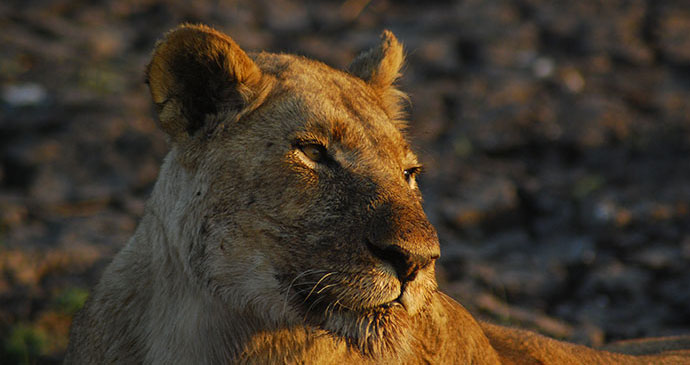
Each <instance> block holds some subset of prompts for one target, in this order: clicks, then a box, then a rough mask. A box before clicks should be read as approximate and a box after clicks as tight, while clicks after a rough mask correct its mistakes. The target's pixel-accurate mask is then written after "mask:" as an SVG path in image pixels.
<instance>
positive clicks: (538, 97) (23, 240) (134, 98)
mask: <svg viewBox="0 0 690 365" xmlns="http://www.w3.org/2000/svg"><path fill="white" fill-rule="evenodd" d="M185 21H187V22H203V23H207V24H211V25H213V26H215V27H217V28H219V29H222V30H224V31H225V32H227V33H228V34H230V35H231V36H232V37H233V38H234V39H235V40H236V41H237V42H238V43H239V44H240V45H241V46H242V47H243V48H244V49H246V50H271V51H279V52H293V53H299V54H303V55H306V56H309V57H314V58H317V59H320V60H323V61H324V62H326V63H328V64H330V65H333V66H335V67H338V68H343V67H345V66H346V65H347V64H348V62H349V61H350V60H351V59H352V58H353V57H354V56H355V55H356V53H357V52H358V51H360V50H363V49H365V48H367V47H369V46H371V45H373V44H374V43H375V42H376V40H377V37H378V34H379V33H380V32H381V30H382V29H385V28H388V29H391V30H392V31H393V32H394V33H395V34H396V35H397V36H398V38H399V39H400V40H401V41H402V42H404V44H405V46H406V49H407V55H408V64H407V67H406V68H405V74H404V77H403V79H402V81H401V85H402V88H403V89H404V90H406V91H407V92H409V94H410V97H411V101H412V104H411V106H410V108H409V111H410V113H409V114H410V120H411V129H410V136H411V138H412V139H413V141H414V144H415V146H416V149H417V151H418V152H419V155H420V158H421V159H422V161H423V162H424V164H425V172H424V174H423V176H422V177H421V181H420V184H421V187H422V190H423V193H424V195H425V200H426V201H425V208H426V210H427V213H428V215H429V217H430V219H431V220H432V222H433V223H434V224H435V225H436V227H437V228H438V231H439V234H440V238H441V244H442V258H441V261H440V264H439V267H438V271H439V281H440V283H441V286H442V287H443V289H444V290H446V291H447V292H449V293H450V294H451V295H452V296H453V297H455V298H456V299H457V300H459V301H460V302H462V303H463V304H464V305H465V306H467V307H468V309H470V310H471V311H472V312H473V313H474V314H476V315H478V316H480V317H482V318H488V319H491V320H494V321H497V322H500V323H507V324H515V325H519V326H523V327H528V328H534V329H537V330H539V331H541V332H543V333H546V334H548V335H551V336H555V337H557V338H562V339H567V340H570V341H575V342H578V343H584V344H589V345H595V346H596V345H600V344H602V343H604V342H608V341H611V340H616V339H622V338H631V337H638V336H659V335H672V334H681V333H686V334H687V333H690V304H689V303H690V162H689V157H690V7H689V6H687V3H686V2H684V1H682V0H678V1H659V0H646V1H643V0H639V1H636V0H628V1H626V0H614V1H593V0H586V1H561V0H559V1H552V0H515V1H496V0H494V1H487V0H465V1H449V0H445V1H444V0H436V1H424V2H421V1H420V2H417V1H383V0H380V1H379V0H373V1H368V0H347V1H318V2H317V1H306V2H293V1H287V0H278V1H268V0H255V1H251V0H247V1H181V0H177V1H170V2H163V1H159V0H144V1H127V0H122V1H114V0H101V1H95V2H91V1H77V0H72V1H67V0H62V1H61V0H32V1H20V0H10V1H4V2H1V3H0V29H1V30H2V31H1V32H0V49H2V51H1V52H0V363H34V362H39V363H55V362H59V361H60V359H61V356H62V353H63V351H64V349H65V346H66V341H67V331H68V328H69V323H70V318H71V315H72V314H73V313H74V311H76V310H77V309H78V308H79V306H80V305H81V304H82V303H83V301H84V298H85V297H86V295H87V294H88V290H89V288H90V287H91V286H92V285H93V284H94V283H96V282H97V280H98V278H99V275H100V273H101V272H102V269H103V267H104V265H105V264H107V262H108V261H109V259H110V258H111V257H112V255H113V254H114V253H115V252H117V250H118V249H119V248H121V247H122V246H123V245H124V243H125V242H126V240H127V238H128V236H129V235H130V234H131V233H132V231H133V230H134V228H135V227H136V224H137V221H138V218H139V217H140V216H141V214H142V211H143V205H144V202H145V200H146V198H147V196H148V194H149V192H150V190H151V187H152V185H153V183H154V181H155V179H156V174H157V171H158V165H159V164H160V162H161V160H162V158H163V156H164V155H165V153H166V149H167V145H166V141H165V139H164V137H163V134H162V132H160V131H159V130H158V129H157V128H156V125H155V122H154V119H153V112H152V107H151V106H150V98H149V95H148V91H147V89H146V87H145V85H144V83H143V68H144V65H145V64H146V62H147V59H148V57H149V54H150V51H151V49H152V47H153V45H154V43H155V41H156V39H158V38H159V36H160V35H161V34H162V33H163V32H165V31H166V30H168V29H170V28H172V27H174V26H175V25H177V24H179V23H181V22H185Z"/></svg>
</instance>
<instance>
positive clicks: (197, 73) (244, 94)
mask: <svg viewBox="0 0 690 365" xmlns="http://www.w3.org/2000/svg"><path fill="white" fill-rule="evenodd" d="M146 82H147V83H148V85H149V88H150V90H151V96H152V97H153V102H154V104H155V105H156V107H157V110H158V117H159V120H160V126H161V129H163V130H164V131H165V132H166V133H168V134H169V135H170V136H172V137H173V140H179V139H181V138H183V137H185V136H190V135H192V134H194V132H196V131H197V130H199V129H200V128H201V127H202V126H204V123H205V121H206V120H207V117H208V116H212V115H215V114H217V113H219V112H237V113H240V112H241V111H242V110H243V109H244V108H245V107H246V106H247V105H248V104H249V103H251V101H252V99H253V98H254V97H256V94H257V93H258V91H259V89H260V87H261V86H260V84H261V71H260V70H259V67H258V66H257V65H256V64H255V63H254V61H252V60H251V59H250V58H249V57H248V56H247V54H246V53H245V52H244V51H242V49H240V47H239V46H238V45H237V43H235V42H234V41H233V40H232V39H230V37H228V36H227V35H225V34H223V33H221V32H218V31H216V30H214V29H212V28H209V27H206V26H203V25H182V26H180V27H178V28H176V29H174V30H172V31H170V32H169V33H168V34H166V36H165V37H164V39H163V40H161V41H159V42H158V44H157V45H156V48H155V50H154V51H153V56H152V58H151V62H150V63H149V65H148V66H147V68H146Z"/></svg>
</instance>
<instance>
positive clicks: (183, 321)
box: [66, 25, 688, 364]
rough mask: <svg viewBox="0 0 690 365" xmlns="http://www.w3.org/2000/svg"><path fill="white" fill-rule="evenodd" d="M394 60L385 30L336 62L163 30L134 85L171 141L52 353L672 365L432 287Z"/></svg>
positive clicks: (189, 359) (430, 246) (151, 358)
mask: <svg viewBox="0 0 690 365" xmlns="http://www.w3.org/2000/svg"><path fill="white" fill-rule="evenodd" d="M402 63H403V51H402V47H401V45H400V44H399V43H398V41H397V40H396V39H395V37H394V36H393V34H391V33H390V32H387V31H386V32H384V33H383V34H382V36H381V42H380V44H379V45H378V46H376V47H374V48H372V49H371V50H369V51H367V52H365V53H363V54H362V55H360V56H359V57H358V58H356V59H355V61H354V62H353V63H352V65H351V66H350V68H349V72H342V71H337V70H334V69H332V68H329V67H328V66H326V65H324V64H322V63H319V62H316V61H312V60H309V59H306V58H302V57H297V56H293V55H281V54H271V53H259V54H251V55H248V54H246V53H245V52H244V51H242V50H241V49H240V48H239V46H237V44H236V43H235V42H234V41H233V40H232V39H230V38H229V37H228V36H226V35H225V34H222V33H220V32H218V31H215V30H213V29H211V28H208V27H205V26H195V25H183V26H181V27H179V28H177V29H175V30H173V31H171V32H170V33H168V34H167V35H166V37H165V38H164V39H163V40H162V41H161V42H159V43H158V44H157V46H156V49H155V51H154V53H153V56H152V60H151V62H150V64H149V66H148V68H147V82H148V84H149V87H150V90H151V95H152V98H153V102H154V104H155V105H156V108H157V110H158V114H159V121H160V127H161V129H162V130H163V131H165V132H166V133H167V134H168V136H169V138H170V141H171V146H172V148H171V151H170V153H169V154H168V156H167V157H166V158H165V161H164V163H163V165H162V167H161V170H160V176H159V178H158V181H157V183H156V185H155V187H154V190H153V192H152V195H151V198H150V200H149V202H148V203H147V205H146V210H145V214H144V217H143V218H142V220H141V223H140V224H139V226H138V228H137V230H136V232H135V233H134V235H133V237H132V238H131V239H130V241H129V242H128V243H127V245H126V246H125V248H123V249H122V251H121V252H120V253H119V254H118V255H117V256H116V257H115V259H114V260H113V262H112V263H111V264H110V266H109V267H108V268H107V269H106V271H105V273H104V275H103V278H102V280H101V281H100V283H99V284H98V285H97V287H96V288H95V289H94V291H93V294H92V295H91V297H90V299H89V300H88V302H87V303H86V305H85V307H84V308H83V309H82V310H81V311H80V312H79V313H78V315H77V316H76V317H75V319H74V324H73V326H72V331H71V337H70V346H69V350H68V353H67V357H66V363H79V364H103V363H127V364H129V363H142V362H143V363H155V364H171V363H180V364H220V363H227V362H236V363H314V364H328V363H333V364H336V363H337V364H342V363H343V361H348V360H349V361H351V363H377V364H380V363H394V364H398V363H437V364H452V363H458V364H463V363H467V364H469V363H473V364H497V363H499V362H502V363H507V364H532V363H534V364H537V363H553V364H571V363H572V364H579V363H583V364H595V363H600V364H610V363H650V362H653V363H656V364H661V363H681V362H683V361H686V363H687V360H688V358H687V357H685V358H683V357H682V355H683V354H685V355H688V354H687V352H682V351H681V350H678V348H679V347H678V346H676V347H666V349H669V350H674V351H676V352H675V353H671V354H668V355H663V356H660V357H655V358H649V357H631V356H627V355H621V354H614V353H611V352H605V351H597V350H592V349H589V348H586V347H583V346H577V345H571V344H567V343H563V342H558V341H555V340H551V339H548V338H546V337H543V336H539V335H537V334H535V333H532V332H528V331H522V330H515V329H509V328H506V327H500V326H495V325H491V324H487V323H480V322H478V321H476V320H475V319H474V318H473V317H472V316H471V315H470V314H469V313H468V312H467V311H466V310H465V309H464V308H463V307H462V306H461V305H460V304H458V303H456V302H455V301H453V300H452V299H450V298H449V297H447V296H446V295H445V294H443V293H441V292H439V291H438V290H437V287H436V281H435V274H434V262H435V259H436V258H438V255H439V245H438V240H437V236H436V232H435V230H434V228H433V227H432V226H431V224H430V223H429V222H428V220H427V218H426V216H425V215H424V212H423V210H422V206H421V196H420V193H419V190H418V189H417V186H416V183H415V180H414V174H415V173H416V172H417V170H418V169H419V166H418V162H417V160H416V157H415V155H414V154H413V153H412V152H411V150H410V148H409V146H408V144H407V142H406V141H405V139H404V137H403V134H402V132H401V129H402V128H403V127H404V123H403V122H402V121H401V113H400V109H401V108H400V102H401V100H402V99H403V98H404V95H403V94H402V93H401V92H400V91H398V90H397V89H396V88H395V87H394V82H395V80H396V78H397V77H398V73H399V70H400V67H401V65H402ZM655 348H657V349H664V347H663V346H656V347H655ZM619 350H621V349H619ZM621 351H622V352H626V351H624V350H621ZM652 352H654V351H653V350H649V351H647V350H646V351H645V352H644V353H645V354H649V353H652ZM683 359H685V360H683Z"/></svg>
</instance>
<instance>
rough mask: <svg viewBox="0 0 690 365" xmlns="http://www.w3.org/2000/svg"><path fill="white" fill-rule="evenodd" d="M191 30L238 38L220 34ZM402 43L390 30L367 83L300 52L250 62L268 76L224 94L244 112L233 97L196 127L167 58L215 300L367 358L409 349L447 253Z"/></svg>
mask: <svg viewBox="0 0 690 365" xmlns="http://www.w3.org/2000/svg"><path fill="white" fill-rule="evenodd" d="M183 29H185V28H183ZM186 29H187V30H189V31H194V32H201V33H202V35H203V36H204V37H205V38H204V39H206V38H211V41H215V42H227V41H229V38H223V37H224V36H223V35H219V34H218V33H215V32H213V31H211V30H209V29H208V28H197V27H189V28H186ZM178 32H180V31H179V30H178ZM211 32H212V33H211ZM174 36H175V34H174V33H173V34H171V35H168V40H167V41H166V43H167V44H170V43H172V42H173V41H174ZM197 36H198V35H197ZM207 41H208V40H207ZM230 42H231V41H230ZM166 43H163V45H162V46H159V48H158V50H157V52H159V53H163V52H164V51H160V49H161V47H165V46H166ZM232 45H234V43H233V44H231V45H230V46H228V48H232V47H231V46H232ZM169 47H173V45H171V46H169ZM235 47H236V45H235ZM395 47H397V48H395ZM399 48H400V46H399V45H398V44H397V41H395V38H394V37H393V36H392V35H390V34H389V33H386V34H385V35H384V39H383V41H382V45H381V46H380V47H379V48H378V49H374V50H372V51H370V52H369V53H368V54H365V55H363V56H362V57H360V60H359V61H357V60H356V61H355V63H354V64H353V66H352V67H351V68H352V69H353V72H354V73H355V74H357V76H359V77H357V76H353V75H351V74H348V73H345V72H340V71H335V70H333V69H330V68H328V67H327V66H325V65H323V64H320V63H317V62H314V61H309V60H305V59H303V58H298V57H294V56H285V55H272V54H260V55H257V56H256V57H254V59H253V60H250V59H249V58H246V59H244V58H242V59H241V60H240V61H241V62H252V64H253V65H254V66H255V67H256V68H252V69H251V72H253V73H257V72H258V73H260V76H256V77H257V78H258V79H257V80H255V81H253V82H254V84H253V85H249V86H246V90H243V89H241V87H242V86H245V85H247V84H249V82H244V83H243V82H242V80H238V81H235V83H234V86H233V90H239V91H237V93H236V94H232V93H231V92H228V91H227V90H226V91H220V92H219V91H218V90H213V95H214V97H215V98H220V96H217V95H222V96H224V97H225V99H221V100H227V99H232V105H230V106H228V103H225V104H223V102H222V101H221V102H220V105H217V106H215V107H213V108H212V109H213V110H214V112H215V113H213V116H212V117H206V119H205V122H204V123H202V124H201V125H199V126H198V128H197V129H196V130H190V128H189V123H188V122H186V123H187V124H185V122H184V121H183V122H179V119H180V117H177V119H176V118H175V117H170V114H168V115H167V117H166V115H165V110H166V109H172V110H175V111H177V112H178V114H180V115H182V116H184V118H186V119H191V118H192V117H190V116H193V115H196V114H199V113H198V110H191V109H193V105H194V104H193V103H194V101H193V100H195V99H193V100H192V101H189V100H180V101H176V105H175V106H174V107H173V108H170V107H168V106H167V104H169V100H171V99H172V100H173V101H174V102H175V100H176V99H175V98H174V97H172V98H171V97H170V95H173V96H174V95H176V94H179V88H183V89H184V88H185V87H178V90H177V93H173V92H169V93H168V96H167V97H166V98H158V99H160V100H161V101H159V100H156V95H157V91H156V82H155V81H154V80H155V75H154V74H155V72H154V71H155V70H152V68H155V67H157V66H156V55H155V54H154V60H153V61H152V66H150V71H149V82H150V84H151V88H152V94H153V95H154V101H156V102H157V103H158V105H159V107H160V108H161V110H163V111H162V112H161V124H162V127H163V128H164V130H165V129H166V118H167V119H168V120H173V122H167V124H168V125H170V126H171V127H169V129H170V130H173V128H176V130H174V131H172V132H171V131H168V130H166V131H168V132H169V133H170V134H171V136H172V137H173V140H174V141H175V140H176V139H177V141H178V142H176V148H178V150H179V156H181V157H180V161H181V162H180V164H181V165H182V166H184V167H183V168H185V169H188V170H189V171H191V172H192V173H193V174H196V176H197V178H196V179H194V181H197V182H203V185H204V186H205V188H204V189H203V195H204V196H203V199H201V200H200V201H202V202H203V203H197V204H198V205H201V206H203V211H204V215H203V222H201V224H200V225H199V240H198V242H196V243H195V244H193V245H192V247H191V248H190V252H191V259H190V261H193V263H192V264H191V265H192V267H193V271H194V272H195V273H196V275H197V277H198V278H199V279H200V282H201V283H202V284H203V285H206V286H207V287H208V289H209V290H211V291H213V292H214V293H215V295H218V296H220V297H222V298H224V299H225V300H227V301H228V303H230V305H233V306H236V307H242V308H244V310H246V311H247V312H251V313H252V314H253V315H254V316H256V317H258V318H265V319H269V320H270V321H272V322H273V323H274V324H276V325H296V324H303V323H305V322H306V323H307V324H309V325H311V326H313V327H314V328H316V329H321V330H325V331H327V332H329V333H332V334H334V335H336V336H338V337H341V338H343V339H345V340H347V341H348V342H349V343H351V344H353V345H356V346H359V347H360V348H361V349H362V350H363V351H365V352H367V353H377V352H379V351H384V350H385V349H387V348H391V347H396V348H397V349H398V350H400V347H404V346H405V345H406V340H405V336H404V334H405V331H406V329H407V328H408V325H409V322H410V320H409V318H410V316H414V315H415V314H417V313H418V312H419V311H420V310H421V309H422V307H423V306H424V305H425V304H426V303H427V301H428V299H429V297H430V294H431V293H432V292H433V291H434V290H435V289H436V282H435V278H434V261H435V259H436V258H438V255H439V246H438V240H437V237H436V232H435V230H434V229H433V227H432V226H431V224H430V223H429V222H428V220H427V218H426V216H425V214H424V212H423V210H422V206H421V195H420V193H419V190H418V188H417V185H416V182H415V174H416V173H417V172H418V171H419V168H420V166H419V163H418V161H417V159H416V157H415V155H414V154H413V153H412V152H411V150H410V148H409V147H408V144H407V142H406V141H405V139H404V138H403V135H402V133H401V131H400V129H399V126H400V125H401V123H400V122H399V121H397V120H396V118H397V115H396V111H395V110H394V108H395V105H394V104H396V103H397V101H392V100H391V98H397V97H398V96H399V95H397V91H395V90H394V89H392V88H391V85H390V83H391V82H392V81H393V80H394V76H393V77H388V80H386V79H385V76H386V75H385V73H386V72H388V73H390V72H392V73H394V74H397V72H398V68H399V66H400V61H401V57H400V56H399V55H398V58H400V59H399V60H398V62H397V65H396V64H395V63H396V62H394V61H395V60H392V61H391V59H390V58H391V57H396V54H390V53H391V52H394V53H395V52H398V53H400V52H401V50H400V49H399ZM377 51H378V53H377ZM170 52H171V53H172V51H170ZM196 52H199V50H196ZM235 52H241V50H239V48H238V49H237V50H236V51H235ZM238 55H239V56H238ZM174 56H175V54H173V56H168V57H169V58H174ZM234 56H235V57H240V56H244V57H247V56H246V55H245V54H244V53H243V52H242V53H241V54H239V53H238V54H235V55H234ZM177 57H178V59H180V58H183V59H184V60H185V62H191V61H189V59H190V57H191V58H193V57H192V56H189V55H185V56H184V57H181V56H177ZM377 57H378V58H377ZM216 59H217V57H216V58H213V60H214V64H215V60H216ZM233 61H234V62H235V64H237V63H238V62H240V61H236V60H233ZM166 62H167V63H168V65H174V64H176V63H179V62H181V61H179V62H178V61H175V60H174V59H173V60H167V59H166ZM241 62H240V63H241ZM358 62H359V63H358ZM391 62H392V63H393V65H388V64H386V63H389V64H390V63H391ZM221 64H222V62H221ZM369 64H371V65H369ZM160 67H163V66H160ZM170 68H174V67H170ZM372 68H373V69H372ZM205 69H209V67H205ZM171 73H172V74H173V75H175V71H172V72H171ZM247 73H248V72H244V74H245V75H246V74H247ZM240 74H241V73H240V72H235V75H234V77H238V78H239V76H237V75H240ZM199 77H200V79H203V75H200V76H199ZM377 77H378V79H377ZM382 77H383V79H382ZM175 82H181V81H175ZM381 82H383V83H384V84H383V85H381V84H380V83H381ZM214 83H215V84H214ZM377 83H378V84H377ZM386 83H388V84H387V85H386ZM204 85H207V86H204ZM194 87H196V88H197V89H198V88H216V89H217V88H218V85H217V80H214V81H213V82H211V83H200V85H196V86H194ZM186 88H189V86H186ZM231 91H232V90H231ZM158 94H160V93H158ZM196 94H201V95H204V94H208V90H205V89H204V90H203V92H197V93H196ZM233 95H234V96H233ZM233 98H234V99H233ZM237 100H240V103H241V106H240V107H237V106H235V104H237ZM197 103H198V101H197ZM190 105H191V106H190ZM180 110H181V111H180ZM202 114H204V113H202ZM206 114H211V113H206ZM180 123H182V124H181V125H182V127H180ZM185 129H186V130H185ZM182 130H185V131H182ZM175 133H181V134H177V135H176V134H175ZM190 209H191V208H190ZM196 209H198V207H197V208H196Z"/></svg>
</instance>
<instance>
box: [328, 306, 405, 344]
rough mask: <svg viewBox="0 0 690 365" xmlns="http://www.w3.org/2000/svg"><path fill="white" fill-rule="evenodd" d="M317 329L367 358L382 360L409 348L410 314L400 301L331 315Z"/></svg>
mask: <svg viewBox="0 0 690 365" xmlns="http://www.w3.org/2000/svg"><path fill="white" fill-rule="evenodd" d="M318 326H319V327H321V328H322V329H324V330H326V331H327V332H329V333H331V334H332V335H334V336H336V337H337V338H339V339H342V340H344V341H345V342H346V343H347V344H348V345H349V346H354V347H356V348H357V349H358V350H359V351H360V352H361V353H363V354H365V355H368V356H372V357H380V356H382V355H383V354H390V353H401V352H402V353H404V352H407V350H409V349H410V343H409V333H410V315H409V314H408V312H407V310H406V309H405V308H404V307H403V306H402V305H401V304H400V303H399V302H391V303H386V304H383V305H380V306H377V307H374V308H368V309H362V310H357V311H352V310H340V311H333V312H329V313H326V314H325V315H324V317H323V319H322V321H321V323H319V324H318Z"/></svg>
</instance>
